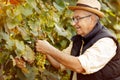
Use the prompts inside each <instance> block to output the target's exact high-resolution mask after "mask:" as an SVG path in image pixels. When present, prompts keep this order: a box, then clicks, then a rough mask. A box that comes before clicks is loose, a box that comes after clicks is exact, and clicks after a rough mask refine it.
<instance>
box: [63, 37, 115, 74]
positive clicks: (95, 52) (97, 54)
mask: <svg viewBox="0 0 120 80" xmlns="http://www.w3.org/2000/svg"><path fill="white" fill-rule="evenodd" d="M71 48H72V43H71V44H70V45H69V47H68V48H66V49H64V50H63V52H65V53H68V54H70V52H71ZM116 49H117V46H116V43H115V42H114V41H113V39H111V38H107V37H106V38H102V39H99V40H98V41H97V42H96V43H94V45H92V46H91V47H90V48H88V49H87V50H86V51H85V52H84V53H83V54H82V55H80V56H79V57H78V60H79V61H80V63H81V65H82V67H83V68H84V70H85V72H84V73H82V74H91V73H94V72H97V71H99V70H100V69H102V68H103V67H104V66H105V65H106V64H107V63H108V62H109V61H110V60H111V59H112V58H113V57H114V56H115V54H116ZM61 69H62V70H64V69H65V67H64V66H63V65H61Z"/></svg>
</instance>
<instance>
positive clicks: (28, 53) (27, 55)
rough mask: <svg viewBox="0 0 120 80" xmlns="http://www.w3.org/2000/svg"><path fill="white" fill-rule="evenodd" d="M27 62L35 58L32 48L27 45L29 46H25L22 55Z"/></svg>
mask: <svg viewBox="0 0 120 80" xmlns="http://www.w3.org/2000/svg"><path fill="white" fill-rule="evenodd" d="M22 57H23V58H24V59H25V60H26V61H27V62H29V63H30V64H31V63H33V62H34V60H35V53H34V52H33V50H32V49H31V48H30V47H29V46H27V45H26V46H25V51H24V54H23V56H22Z"/></svg>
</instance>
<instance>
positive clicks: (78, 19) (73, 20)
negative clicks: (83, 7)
mask: <svg viewBox="0 0 120 80" xmlns="http://www.w3.org/2000/svg"><path fill="white" fill-rule="evenodd" d="M90 16H91V15H87V16H84V17H79V16H78V17H73V18H72V22H73V23H78V22H79V21H80V20H81V19H84V18H88V17H90Z"/></svg>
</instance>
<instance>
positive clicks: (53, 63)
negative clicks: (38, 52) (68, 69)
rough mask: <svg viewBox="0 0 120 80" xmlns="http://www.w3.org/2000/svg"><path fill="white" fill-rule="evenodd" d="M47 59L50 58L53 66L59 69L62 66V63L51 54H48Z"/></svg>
mask: <svg viewBox="0 0 120 80" xmlns="http://www.w3.org/2000/svg"><path fill="white" fill-rule="evenodd" d="M46 56H47V59H48V60H49V62H50V63H51V64H52V66H53V67H55V68H57V69H59V68H60V63H59V62H58V61H56V60H55V59H54V58H53V57H51V56H50V55H46Z"/></svg>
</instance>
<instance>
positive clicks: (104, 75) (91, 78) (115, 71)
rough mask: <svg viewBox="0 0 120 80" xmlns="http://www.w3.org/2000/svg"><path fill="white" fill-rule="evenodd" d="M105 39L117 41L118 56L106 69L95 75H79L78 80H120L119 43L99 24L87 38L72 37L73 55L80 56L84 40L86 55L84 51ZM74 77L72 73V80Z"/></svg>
mask: <svg viewBox="0 0 120 80" xmlns="http://www.w3.org/2000/svg"><path fill="white" fill-rule="evenodd" d="M104 37H109V38H112V39H113V40H114V41H115V43H116V45H117V50H116V52H117V53H116V55H115V56H114V57H113V58H112V60H111V61H109V62H108V64H107V65H106V66H105V67H104V68H102V69H101V70H99V71H97V72H95V73H92V74H87V75H83V74H80V73H78V74H77V80H120V48H119V45H118V42H117V40H116V38H114V37H113V36H112V35H111V33H110V32H109V31H108V30H107V29H106V28H105V27H104V26H102V25H101V24H100V23H99V22H98V23H97V24H96V26H95V27H94V29H93V30H92V31H91V32H90V33H89V34H88V35H86V36H85V37H81V36H80V35H75V36H73V37H72V41H73V47H72V50H71V55H73V56H79V55H80V48H81V44H82V40H83V41H84V45H83V50H82V54H84V51H86V49H88V48H89V47H91V46H92V45H93V44H94V43H95V42H96V41H98V40H99V39H101V38H104ZM111 47H112V46H111ZM108 55H109V53H108ZM72 75H73V72H72V73H71V77H70V80H72Z"/></svg>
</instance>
